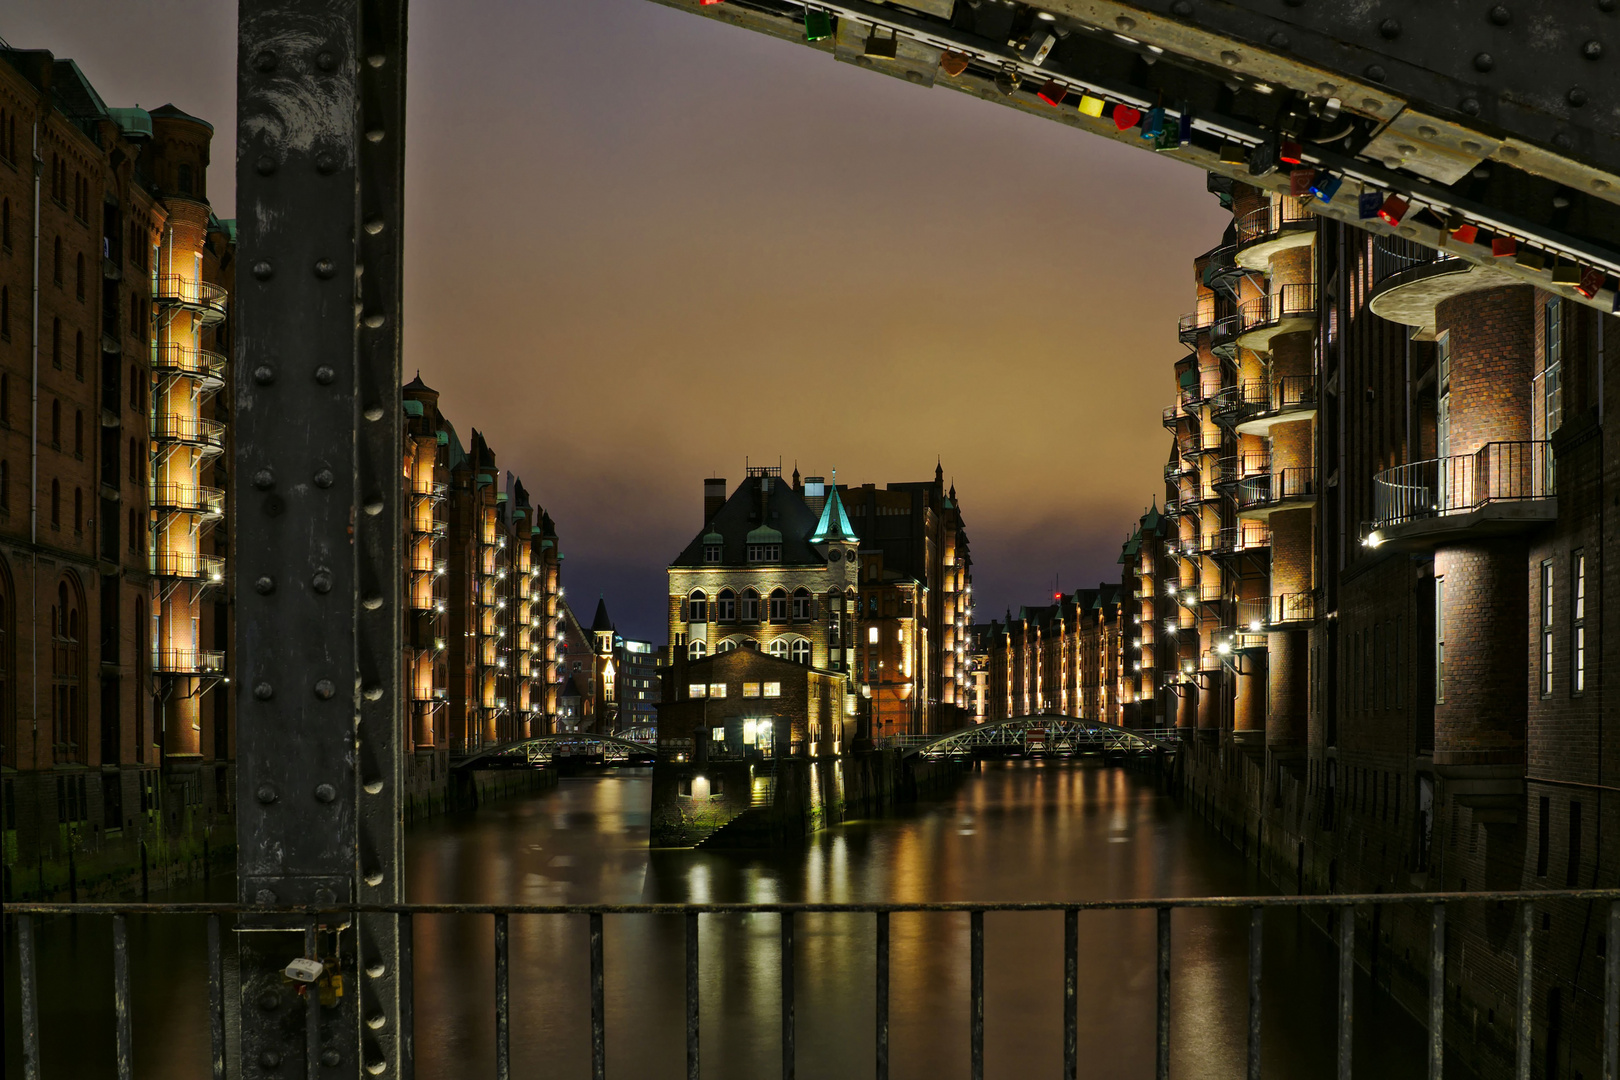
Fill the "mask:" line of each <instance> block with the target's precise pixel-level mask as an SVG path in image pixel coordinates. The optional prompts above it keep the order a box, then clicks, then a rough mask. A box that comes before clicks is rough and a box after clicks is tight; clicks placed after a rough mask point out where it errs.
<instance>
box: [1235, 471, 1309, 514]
mask: <svg viewBox="0 0 1620 1080" xmlns="http://www.w3.org/2000/svg"><path fill="white" fill-rule="evenodd" d="M1237 502H1238V516H1239V517H1244V518H1266V517H1270V516H1271V515H1272V514H1274V513H1276V512H1277V511H1278V510H1294V509H1298V508H1300V507H1304V506H1314V505H1315V504H1316V469H1315V468H1313V467H1311V466H1308V465H1302V466H1297V467H1295V468H1289V469H1278V470H1277V471H1275V472H1273V473H1269V474H1266V475H1261V476H1251V477H1249V478H1248V479H1246V480H1241V481H1239V482H1238V487H1237Z"/></svg>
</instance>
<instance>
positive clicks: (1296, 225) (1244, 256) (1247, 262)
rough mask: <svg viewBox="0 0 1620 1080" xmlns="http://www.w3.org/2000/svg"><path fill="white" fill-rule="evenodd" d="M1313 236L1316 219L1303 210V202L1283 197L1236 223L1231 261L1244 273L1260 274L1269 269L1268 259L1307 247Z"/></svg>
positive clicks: (1300, 199) (1269, 260)
mask: <svg viewBox="0 0 1620 1080" xmlns="http://www.w3.org/2000/svg"><path fill="white" fill-rule="evenodd" d="M1315 235H1316V215H1314V214H1312V213H1311V212H1310V210H1309V209H1307V207H1306V201H1305V199H1303V198H1301V197H1299V196H1294V195H1284V196H1282V197H1281V198H1279V199H1277V200H1276V201H1275V202H1271V201H1267V203H1266V204H1265V205H1264V206H1261V207H1260V208H1258V209H1256V210H1251V211H1250V212H1249V213H1247V214H1244V215H1243V217H1242V218H1240V219H1239V220H1238V223H1237V245H1236V251H1235V252H1234V253H1233V258H1234V261H1235V262H1236V263H1237V265H1238V266H1240V267H1242V268H1243V269H1245V270H1258V271H1260V272H1262V273H1264V272H1266V271H1268V270H1269V269H1270V266H1271V258H1272V256H1274V255H1276V254H1277V253H1278V252H1280V251H1286V250H1287V249H1289V248H1292V247H1300V246H1302V245H1304V244H1308V243H1310V242H1311V239H1312V237H1314V236H1315Z"/></svg>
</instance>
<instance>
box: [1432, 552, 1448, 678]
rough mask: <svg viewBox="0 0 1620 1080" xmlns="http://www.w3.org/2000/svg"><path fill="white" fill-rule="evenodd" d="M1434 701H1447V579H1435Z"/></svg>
mask: <svg viewBox="0 0 1620 1080" xmlns="http://www.w3.org/2000/svg"><path fill="white" fill-rule="evenodd" d="M1434 700H1435V703H1436V704H1444V703H1445V700H1446V579H1445V578H1443V577H1437V578H1435V579H1434Z"/></svg>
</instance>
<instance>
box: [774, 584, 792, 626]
mask: <svg viewBox="0 0 1620 1080" xmlns="http://www.w3.org/2000/svg"><path fill="white" fill-rule="evenodd" d="M787 617H788V594H787V590H786V589H772V590H771V622H787Z"/></svg>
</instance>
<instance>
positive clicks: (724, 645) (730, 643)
mask: <svg viewBox="0 0 1620 1080" xmlns="http://www.w3.org/2000/svg"><path fill="white" fill-rule="evenodd" d="M736 647H737V642H736V640H735V639H733V638H726V640H724V641H722V642H721V643H720V644H719V645H717V646H715V650H714V651H715V652H717V653H728V652H730V651H731V650H732V649H735V648H736Z"/></svg>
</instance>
